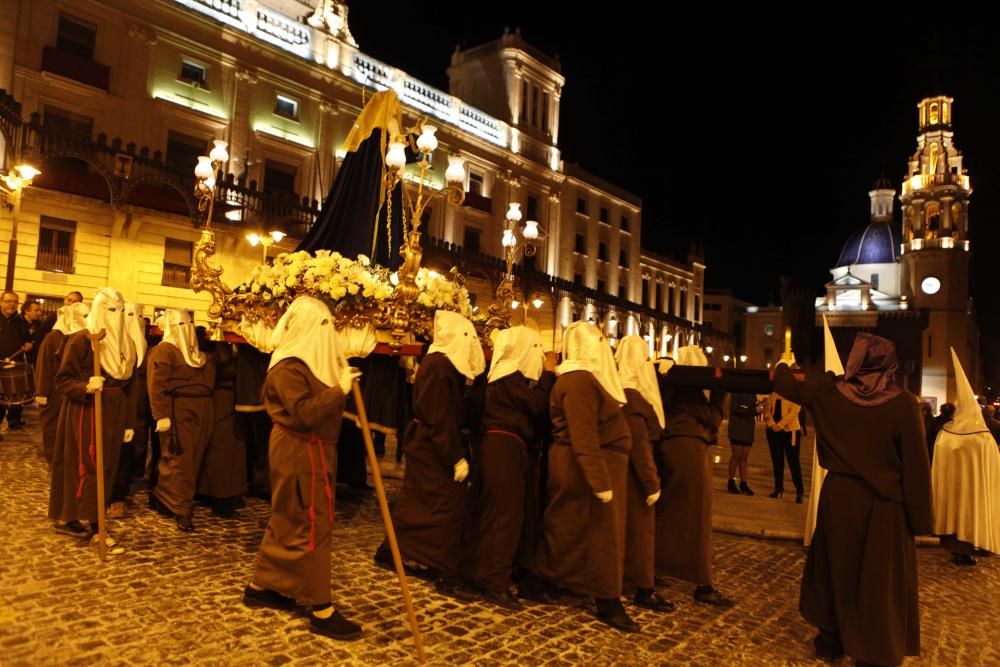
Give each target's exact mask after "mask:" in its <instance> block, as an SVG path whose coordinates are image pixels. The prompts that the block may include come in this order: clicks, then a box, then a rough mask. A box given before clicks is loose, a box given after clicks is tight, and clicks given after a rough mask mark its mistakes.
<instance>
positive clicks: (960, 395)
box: [943, 348, 990, 435]
mask: <svg viewBox="0 0 1000 667" xmlns="http://www.w3.org/2000/svg"><path fill="white" fill-rule="evenodd" d="M951 361H952V363H953V364H954V365H955V393H956V395H957V399H956V400H955V417H954V418H953V419H952V420H951V421H950V422H948V423H947V424H945V425H944V428H943V430H945V431H947V432H948V433H951V434H954V435H968V434H971V433H984V432H985V433H989V432H990V431H989V429H988V428H986V420H984V419H983V411H982V409H981V408H980V407H979V402H978V401H976V394H975V392H973V391H972V385H971V384H969V378H968V377H966V375H965V369H963V368H962V363H961V362H960V361H959V360H958V355H957V354H955V348H951Z"/></svg>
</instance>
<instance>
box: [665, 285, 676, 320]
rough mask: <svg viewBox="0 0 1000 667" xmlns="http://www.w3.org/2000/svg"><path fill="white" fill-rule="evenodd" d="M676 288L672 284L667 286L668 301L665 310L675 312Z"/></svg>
mask: <svg viewBox="0 0 1000 667" xmlns="http://www.w3.org/2000/svg"><path fill="white" fill-rule="evenodd" d="M675 289H677V288H676V287H674V286H673V285H671V286H670V287H668V288H667V303H666V304H665V305H666V307H665V308H664V309H663V310H665V311H667V312H668V313H673V312H674V290H675Z"/></svg>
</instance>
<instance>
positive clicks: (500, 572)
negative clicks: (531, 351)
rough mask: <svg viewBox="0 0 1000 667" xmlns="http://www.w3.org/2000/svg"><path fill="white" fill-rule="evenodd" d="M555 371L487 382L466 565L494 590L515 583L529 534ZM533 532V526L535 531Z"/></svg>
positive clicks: (480, 582)
mask: <svg viewBox="0 0 1000 667" xmlns="http://www.w3.org/2000/svg"><path fill="white" fill-rule="evenodd" d="M554 383H555V375H554V374H553V373H544V374H543V375H542V376H541V378H539V381H538V382H537V383H536V382H529V381H528V379H527V378H525V377H524V376H523V375H522V374H521V373H520V372H515V373H512V374H511V375H508V376H506V377H504V378H501V379H499V380H497V381H496V382H490V383H489V384H488V385H487V386H486V402H485V406H484V411H483V437H482V440H481V441H480V443H479V447H478V448H477V452H476V456H475V457H474V461H473V464H472V471H473V472H472V521H471V524H470V529H469V531H468V532H467V533H466V536H465V537H466V548H465V554H464V558H463V561H464V563H463V570H465V572H466V576H467V577H468V579H469V580H470V581H471V582H472V583H474V584H476V585H477V586H482V587H483V588H487V589H490V590H494V591H505V590H507V589H508V588H509V587H510V575H511V569H512V566H513V564H514V560H515V556H516V555H517V553H518V551H519V544H520V543H521V542H522V539H523V536H524V532H525V531H524V524H525V512H526V508H528V507H534V506H535V503H536V502H537V500H536V499H534V498H529V497H528V493H532V492H534V491H535V490H534V489H533V488H532V487H531V483H532V482H533V481H534V480H536V479H537V475H538V472H537V468H538V457H539V452H540V449H541V448H540V446H539V442H538V441H539V440H540V438H541V427H542V426H541V424H540V423H539V422H540V419H541V418H544V417H545V416H547V414H548V408H549V393H550V392H551V390H552V385H553V384H554ZM529 534H530V531H529Z"/></svg>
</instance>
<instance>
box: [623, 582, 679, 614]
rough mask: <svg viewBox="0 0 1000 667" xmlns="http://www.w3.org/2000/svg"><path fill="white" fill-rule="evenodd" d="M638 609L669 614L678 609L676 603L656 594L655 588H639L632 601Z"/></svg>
mask: <svg viewBox="0 0 1000 667" xmlns="http://www.w3.org/2000/svg"><path fill="white" fill-rule="evenodd" d="M632 601H633V602H634V603H635V605H636V606H637V607H643V608H645V609H652V610H653V611H662V612H664V613H668V612H671V611H673V610H674V609H676V607H675V606H674V603H673V602H671V601H670V600H668V599H666V598H665V597H663V596H662V595H660V594H659V593H657V592H656V589H655V588H638V589H636V591H635V598H633V600H632Z"/></svg>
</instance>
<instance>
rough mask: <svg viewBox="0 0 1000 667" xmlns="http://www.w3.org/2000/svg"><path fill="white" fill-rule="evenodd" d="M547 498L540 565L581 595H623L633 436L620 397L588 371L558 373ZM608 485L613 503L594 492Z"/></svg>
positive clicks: (545, 572) (546, 573)
mask: <svg viewBox="0 0 1000 667" xmlns="http://www.w3.org/2000/svg"><path fill="white" fill-rule="evenodd" d="M549 411H550V414H551V415H552V428H553V438H554V442H553V443H552V446H551V447H550V448H549V461H548V473H549V478H548V489H547V490H548V505H547V506H546V508H545V517H544V519H543V531H544V533H543V537H542V543H541V544H540V545H539V549H538V554H537V559H536V564H535V567H536V571H537V573H538V574H539V575H541V576H542V577H544V578H545V579H548V580H549V581H551V582H554V583H556V584H559V585H560V586H565V587H566V588H569V589H571V590H573V591H576V592H578V593H581V594H583V595H591V596H593V597H595V598H601V599H611V598H618V597H620V596H621V591H622V576H623V567H624V560H625V521H626V513H627V512H626V505H627V501H626V498H627V491H628V456H629V450H630V449H631V440H632V438H631V436H630V435H629V430H628V423H627V422H626V420H625V414H624V413H623V412H622V410H621V407H619V405H618V402H617V401H615V399H613V398H612V397H611V395H610V394H608V392H606V391H605V390H604V388H603V387H601V385H600V383H599V382H598V381H597V379H596V378H595V377H594V376H593V374H591V373H589V372H587V371H582V370H578V371H571V372H568V373H564V374H563V375H561V376H559V379H557V380H556V384H555V386H554V387H553V388H552V399H551V402H550V404H549ZM609 489H610V490H611V491H612V492H613V498H612V500H611V502H609V503H604V502H601V501H600V500H599V499H598V498H597V497H596V496H595V495H594V494H595V493H597V492H599V491H607V490H609Z"/></svg>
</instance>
